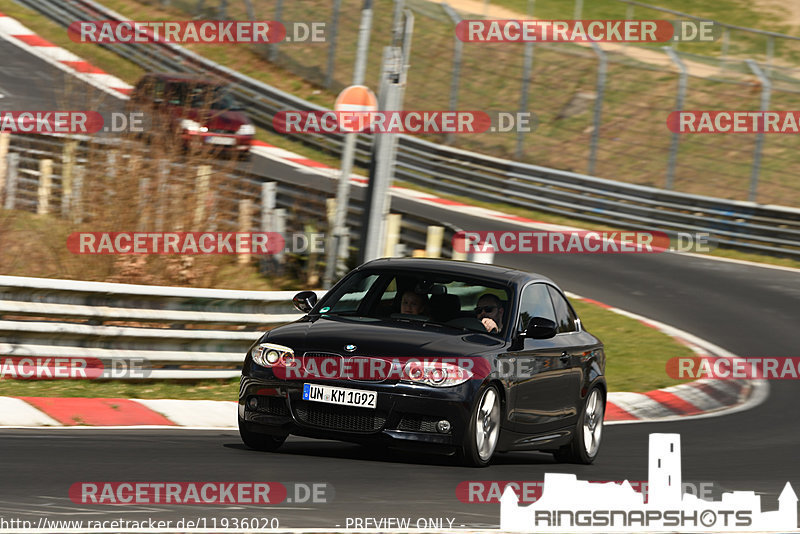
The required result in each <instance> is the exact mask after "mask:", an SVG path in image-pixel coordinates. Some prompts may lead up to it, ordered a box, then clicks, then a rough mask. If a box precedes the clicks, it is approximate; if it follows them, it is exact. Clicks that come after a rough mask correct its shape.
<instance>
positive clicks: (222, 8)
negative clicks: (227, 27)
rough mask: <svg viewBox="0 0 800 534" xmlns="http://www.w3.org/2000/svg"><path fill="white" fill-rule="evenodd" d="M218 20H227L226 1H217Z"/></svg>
mask: <svg viewBox="0 0 800 534" xmlns="http://www.w3.org/2000/svg"><path fill="white" fill-rule="evenodd" d="M218 13H219V15H217V16H218V17H219V20H225V19H227V18H228V0H219V12H218Z"/></svg>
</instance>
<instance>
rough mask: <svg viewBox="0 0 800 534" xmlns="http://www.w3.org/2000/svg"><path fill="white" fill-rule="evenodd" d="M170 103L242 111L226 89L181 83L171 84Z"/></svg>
mask: <svg viewBox="0 0 800 534" xmlns="http://www.w3.org/2000/svg"><path fill="white" fill-rule="evenodd" d="M170 93H171V94H170V103H171V104H175V105H180V106H187V105H188V106H189V107H192V108H210V109H217V110H238V109H242V107H241V106H240V105H239V103H238V102H236V99H235V98H234V97H233V95H231V93H230V91H228V89H227V88H226V87H220V86H214V85H207V84H197V83H188V82H181V83H175V84H171V87H170Z"/></svg>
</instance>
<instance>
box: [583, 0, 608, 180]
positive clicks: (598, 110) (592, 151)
mask: <svg viewBox="0 0 800 534" xmlns="http://www.w3.org/2000/svg"><path fill="white" fill-rule="evenodd" d="M576 9H577V8H576ZM592 49H594V53H595V54H597V61H598V64H597V91H596V93H597V98H596V100H595V101H594V119H593V122H594V128H593V130H592V140H591V145H590V147H589V169H588V170H587V174H588V175H589V176H594V166H595V163H596V161H597V142H598V139H599V138H600V118H601V115H602V112H603V92H604V91H605V88H606V68H607V64H608V58H607V57H606V53H605V52H603V49H602V48H600V47H599V46H598V45H597V43H595V42H594V41H592Z"/></svg>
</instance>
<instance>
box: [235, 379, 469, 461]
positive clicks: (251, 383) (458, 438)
mask: <svg viewBox="0 0 800 534" xmlns="http://www.w3.org/2000/svg"><path fill="white" fill-rule="evenodd" d="M304 383H314V384H323V385H329V386H338V387H344V388H349V389H359V390H366V391H376V392H377V393H378V398H377V402H376V408H374V409H372V408H362V407H352V406H341V405H336V404H328V403H323V402H317V401H304V400H303V398H302V394H303V384H304ZM479 388H480V383H479V381H477V380H469V381H467V382H465V383H464V384H461V385H458V386H454V387H450V388H433V387H428V386H419V385H415V384H405V383H399V382H391V383H367V382H357V381H350V380H336V381H334V380H324V381H319V380H297V381H286V380H277V379H264V378H253V377H247V376H243V377H242V383H241V388H240V391H239V419H240V420H241V421H242V423H243V425H244V426H245V428H246V429H247V430H249V431H251V432H258V433H263V434H273V435H280V436H286V435H289V434H294V435H298V436H306V437H311V438H320V439H336V440H341V441H351V442H357V443H382V444H387V445H392V446H398V447H403V448H420V447H421V448H423V449H425V450H428V451H430V452H437V451H438V452H445V453H447V452H453V450H454V448H455V447H458V446H460V445H461V443H463V438H464V433H465V432H466V429H467V425H468V423H469V417H470V413H471V411H472V399H473V398H474V396H475V393H476V392H477V390H478V389H479ZM252 399H255V400H252ZM253 404H255V405H256V407H255V408H254V407H253V406H252V405H253ZM440 420H447V421H449V422H450V430H449V432H446V433H443V432H439V431H438V430H437V425H436V423H437V422H438V421H440Z"/></svg>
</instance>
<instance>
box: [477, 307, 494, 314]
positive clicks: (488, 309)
mask: <svg viewBox="0 0 800 534" xmlns="http://www.w3.org/2000/svg"><path fill="white" fill-rule="evenodd" d="M496 309H497V306H475V313H481V312H482V311H483V312H486V313H494V311H495V310H496Z"/></svg>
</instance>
